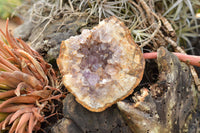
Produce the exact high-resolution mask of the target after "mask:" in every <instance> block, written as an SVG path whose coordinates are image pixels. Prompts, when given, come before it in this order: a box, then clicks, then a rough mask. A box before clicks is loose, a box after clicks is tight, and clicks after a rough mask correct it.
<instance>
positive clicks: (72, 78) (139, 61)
mask: <svg viewBox="0 0 200 133" xmlns="http://www.w3.org/2000/svg"><path fill="white" fill-rule="evenodd" d="M57 64H58V67H59V69H60V72H61V74H62V75H63V78H62V81H63V84H64V85H65V86H66V88H67V89H68V90H69V91H70V92H71V93H72V94H73V95H74V96H75V97H76V100H77V101H78V102H79V103H80V104H81V105H83V106H84V107H85V108H87V109H88V110H90V111H93V112H100V111H103V110H105V109H106V108H107V107H110V106H111V105H113V104H115V103H116V102H117V101H120V100H123V99H124V98H126V97H127V96H128V95H130V94H131V93H132V92H133V90H134V88H135V87H136V86H137V85H138V84H139V83H140V81H141V79H142V76H143V72H144V65H145V61H144V58H143V56H142V52H141V50H140V48H139V47H138V45H137V44H135V42H134V41H133V39H132V37H131V34H130V32H129V30H128V28H127V27H125V25H124V24H123V23H122V22H120V21H119V20H118V19H117V18H115V17H110V18H107V19H105V20H103V21H101V22H100V23H99V25H98V26H96V27H94V28H93V29H92V30H87V29H85V30H83V31H82V33H81V35H78V36H73V37H70V38H69V39H67V40H65V41H63V42H62V44H61V47H60V55H59V58H58V59H57Z"/></svg>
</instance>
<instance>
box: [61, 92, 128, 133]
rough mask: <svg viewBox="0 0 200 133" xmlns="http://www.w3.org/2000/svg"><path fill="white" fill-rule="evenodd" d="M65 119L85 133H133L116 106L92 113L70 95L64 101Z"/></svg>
mask: <svg viewBox="0 0 200 133" xmlns="http://www.w3.org/2000/svg"><path fill="white" fill-rule="evenodd" d="M63 104H64V107H63V113H64V117H65V118H69V119H71V120H72V121H73V122H74V123H75V125H77V126H78V127H79V128H80V129H81V130H82V132H84V133H86V132H87V133H111V132H113V133H131V130H130V128H129V127H128V126H127V125H126V123H125V122H124V120H123V118H122V117H121V115H120V113H119V110H118V109H117V108H116V106H112V107H110V108H108V109H106V110H105V111H103V112H98V113H96V112H90V111H89V110H87V109H86V108H84V107H83V106H81V105H80V104H79V103H77V102H76V101H75V98H74V96H73V95H72V94H68V95H67V96H66V98H65V99H64V101H63Z"/></svg>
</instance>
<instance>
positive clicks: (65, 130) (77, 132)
mask: <svg viewBox="0 0 200 133" xmlns="http://www.w3.org/2000/svg"><path fill="white" fill-rule="evenodd" d="M81 132H83V131H81V129H80V128H79V127H78V126H77V125H76V124H74V122H73V121H72V120H70V119H67V118H63V119H62V120H59V121H58V122H57V123H56V124H55V125H54V126H53V127H52V129H51V133H81Z"/></svg>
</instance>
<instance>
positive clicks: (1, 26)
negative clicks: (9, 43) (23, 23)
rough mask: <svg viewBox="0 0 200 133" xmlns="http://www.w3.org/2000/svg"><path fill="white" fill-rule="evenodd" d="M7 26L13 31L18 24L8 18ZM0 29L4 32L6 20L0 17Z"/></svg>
mask: <svg viewBox="0 0 200 133" xmlns="http://www.w3.org/2000/svg"><path fill="white" fill-rule="evenodd" d="M8 26H9V30H11V31H13V30H14V29H15V28H16V27H17V26H19V24H17V23H16V22H14V21H13V20H10V21H9V25H8ZM0 29H1V30H2V31H3V32H5V29H6V20H2V19H0Z"/></svg>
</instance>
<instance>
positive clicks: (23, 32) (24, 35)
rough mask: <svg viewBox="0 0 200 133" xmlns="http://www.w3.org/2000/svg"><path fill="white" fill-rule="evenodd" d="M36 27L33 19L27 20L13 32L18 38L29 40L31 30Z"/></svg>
mask: <svg viewBox="0 0 200 133" xmlns="http://www.w3.org/2000/svg"><path fill="white" fill-rule="evenodd" d="M33 27H34V24H33V23H32V22H31V21H25V22H24V23H23V24H22V25H20V26H18V27H17V28H15V30H14V32H13V34H14V37H16V38H21V39H23V40H24V41H27V40H28V38H29V36H30V35H31V31H32V29H33Z"/></svg>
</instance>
